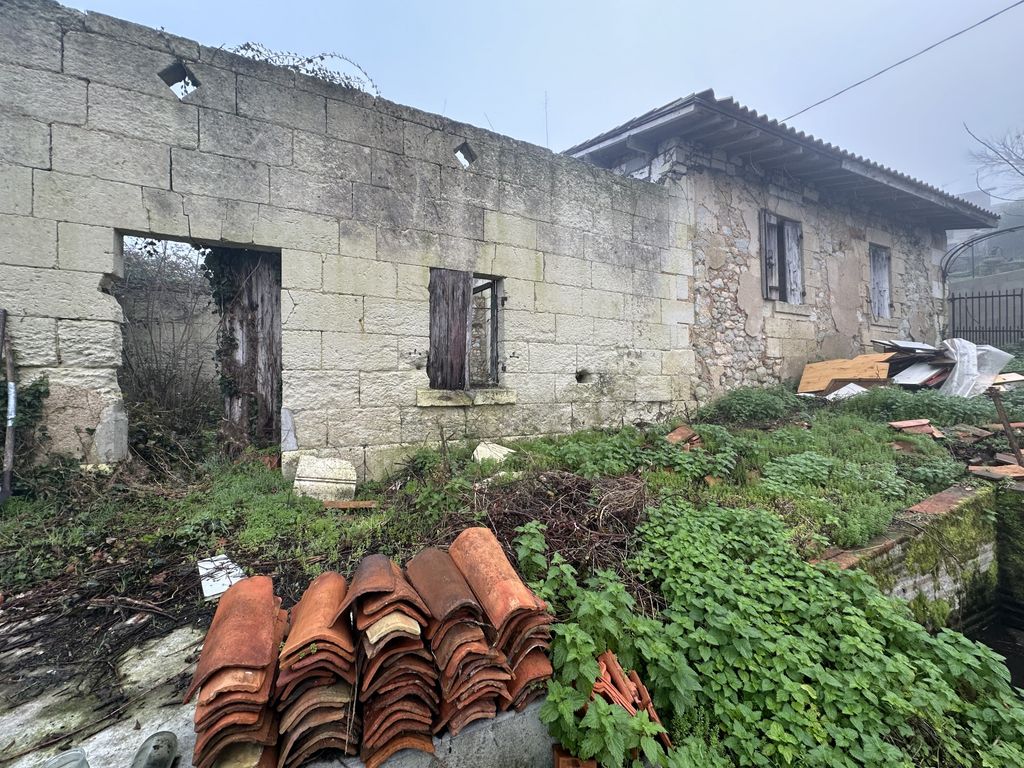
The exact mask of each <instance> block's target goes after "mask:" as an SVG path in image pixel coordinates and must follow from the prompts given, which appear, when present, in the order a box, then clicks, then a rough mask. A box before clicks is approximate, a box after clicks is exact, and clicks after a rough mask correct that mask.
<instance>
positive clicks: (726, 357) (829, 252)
mask: <svg viewBox="0 0 1024 768" xmlns="http://www.w3.org/2000/svg"><path fill="white" fill-rule="evenodd" d="M616 170H617V172H619V173H622V174H624V175H626V176H629V177H631V178H638V179H645V180H648V181H652V182H656V183H659V184H662V185H664V186H668V187H671V188H674V189H675V190H676V192H677V193H678V194H680V195H682V196H683V197H684V198H685V199H686V200H687V203H688V206H689V207H690V209H691V210H692V214H693V219H692V220H691V221H689V222H688V224H689V226H690V227H691V229H690V231H689V232H686V233H679V236H678V238H679V240H680V241H681V242H687V243H690V244H691V246H692V254H693V262H694V264H693V276H692V280H693V282H694V286H695V287H694V299H695V305H696V306H695V319H694V322H693V324H692V326H691V327H690V328H689V331H690V335H691V338H690V340H689V341H690V345H691V348H692V349H693V351H694V353H695V355H696V359H697V363H698V369H699V370H698V380H697V381H696V382H695V386H694V390H693V393H694V396H695V398H696V399H697V401H698V402H706V401H707V400H709V399H711V398H712V397H714V396H715V395H716V394H720V393H721V392H723V391H725V390H728V389H732V388H735V387H737V386H743V385H754V386H757V385H763V384H769V383H776V382H780V381H787V380H793V379H796V378H798V377H799V376H800V373H801V371H802V370H803V366H804V364H805V363H807V362H808V361H809V360H822V359H829V358H843V357H850V356H852V355H855V354H859V353H861V352H864V351H870V350H869V348H870V346H871V339H877V338H886V339H891V338H903V339H908V338H912V339H914V340H917V341H924V342H928V343H936V342H937V341H938V340H939V336H940V333H941V331H942V328H943V326H944V323H945V319H944V313H945V305H944V288H943V284H942V278H941V273H940V269H939V263H940V261H941V259H942V256H943V254H944V252H945V248H946V235H945V231H944V230H941V229H929V228H927V227H922V226H919V225H916V226H915V225H914V224H912V223H910V222H907V221H906V220H902V219H899V218H889V217H885V216H882V215H880V214H879V213H878V212H877V211H869V210H867V209H865V208H860V207H856V206H853V205H851V204H849V203H848V202H847V201H843V200H838V199H833V198H830V197H827V196H826V195H825V194H824V193H819V192H818V190H816V189H815V188H813V187H811V186H807V185H802V184H800V183H799V182H796V181H795V180H793V179H791V178H787V177H785V176H784V174H782V173H780V172H776V173H765V172H764V171H762V170H760V169H758V168H757V167H755V166H753V165H752V164H751V163H744V162H743V161H742V160H741V159H740V158H735V157H732V156H727V155H726V154H725V153H723V152H721V151H716V152H714V153H709V152H707V151H703V150H701V149H700V148H699V147H696V146H694V145H692V144H687V143H685V142H682V141H679V140H669V141H667V142H665V143H664V144H662V145H661V146H660V147H659V148H658V152H657V154H655V156H654V157H653V158H644V157H641V156H635V155H632V156H627V157H625V158H623V159H622V161H621V162H620V164H618V165H617V167H616ZM762 209H767V210H769V211H772V212H774V213H776V214H777V215H779V216H781V217H784V218H788V219H793V220H796V221H800V222H801V223H802V225H803V237H804V241H803V264H804V283H805V289H806V292H807V295H806V299H805V303H804V304H803V305H800V306H793V305H790V304H786V303H784V302H777V301H767V300H765V299H764V298H762V294H761V255H760V253H761V242H760V239H761V238H760V223H759V221H760V220H759V212H760V211H761V210H762ZM869 243H876V244H878V245H884V246H887V247H889V248H890V249H891V253H892V298H893V304H894V309H893V312H892V318H891V319H886V320H876V319H875V318H873V316H872V313H871V301H870V295H869V289H868V286H869V260H868V244H869Z"/></svg>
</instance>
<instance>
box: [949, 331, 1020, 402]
mask: <svg viewBox="0 0 1024 768" xmlns="http://www.w3.org/2000/svg"><path fill="white" fill-rule="evenodd" d="M942 348H943V349H945V350H946V352H947V353H948V354H949V356H950V357H952V358H953V359H954V360H956V365H955V366H954V367H953V371H952V372H951V373H950V374H949V378H948V379H946V381H945V382H944V383H943V385H942V386H941V387H940V388H939V392H941V393H942V394H944V395H956V396H957V397H977V396H978V395H980V394H982V393H983V392H984V391H985V390H986V389H988V388H989V387H991V386H992V382H993V380H994V379H995V377H996V376H998V375H999V372H1000V371H1001V370H1003V367H1004V366H1005V365H1006V364H1007V363H1008V362H1010V359H1011V358H1012V357H1013V355H1011V354H1009V353H1008V352H1003V350H1001V349H996V348H995V347H991V346H989V345H987V344H974V343H973V342H970V341H967V339H946V340H945V341H943V342H942Z"/></svg>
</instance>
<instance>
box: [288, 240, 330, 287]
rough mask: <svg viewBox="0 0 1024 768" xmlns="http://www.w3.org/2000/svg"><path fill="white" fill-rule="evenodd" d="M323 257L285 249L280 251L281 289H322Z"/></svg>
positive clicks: (317, 254) (307, 252)
mask: <svg viewBox="0 0 1024 768" xmlns="http://www.w3.org/2000/svg"><path fill="white" fill-rule="evenodd" d="M323 262H324V257H323V255H322V254H319V253H311V252H309V251H297V250H295V249H294V248H286V249H284V250H282V251H281V287H282V288H284V289H289V290H290V289H292V288H302V289H304V290H309V291H319V290H320V289H321V288H322V287H323Z"/></svg>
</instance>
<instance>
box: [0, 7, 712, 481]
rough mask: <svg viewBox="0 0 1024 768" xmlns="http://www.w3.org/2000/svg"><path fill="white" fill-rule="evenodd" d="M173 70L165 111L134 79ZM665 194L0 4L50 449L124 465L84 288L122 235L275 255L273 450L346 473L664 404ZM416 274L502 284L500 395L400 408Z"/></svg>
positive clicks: (416, 383)
mask: <svg viewBox="0 0 1024 768" xmlns="http://www.w3.org/2000/svg"><path fill="white" fill-rule="evenodd" d="M179 60H181V61H183V62H184V63H185V64H186V66H187V67H188V68H189V69H190V70H191V71H192V72H193V73H194V75H195V76H196V77H197V79H198V80H199V82H200V86H199V88H198V89H197V90H196V91H195V92H193V93H191V94H190V95H188V96H187V97H185V98H184V99H183V100H181V101H179V100H178V98H177V97H176V96H175V95H174V94H173V93H172V92H171V91H170V90H169V88H168V87H167V86H166V85H165V84H164V82H163V81H162V80H161V79H160V78H159V77H158V72H160V71H161V70H163V69H164V68H166V67H168V66H170V65H172V64H174V63H176V62H178V61H179ZM464 141H468V142H469V143H470V145H471V146H472V148H473V151H474V152H475V153H476V155H477V158H478V159H477V160H476V161H475V162H474V163H473V164H472V165H471V166H470V167H469V168H468V169H463V168H462V167H461V165H460V164H459V162H458V161H457V159H456V158H455V155H454V150H455V148H456V147H458V146H459V145H461V144H462V143H463V142H464ZM689 204H690V201H689V200H688V199H687V198H686V197H685V195H684V194H681V192H680V191H679V190H677V189H675V188H673V187H672V186H668V185H655V184H650V183H647V182H643V181H635V180H631V179H627V178H623V177H621V176H620V175H617V174H614V173H610V172H607V171H603V170H599V169H595V168H593V167H591V166H589V165H586V164H584V163H582V162H580V161H577V160H574V159H571V158H566V157H563V156H560V155H555V154H552V153H551V152H549V151H547V150H544V149H541V148H539V147H536V146H533V145H530V144H526V143H523V142H519V141H515V140H513V139H510V138H507V137H503V136H499V135H497V134H494V133H491V132H489V131H484V130H481V129H478V128H474V127H472V126H469V125H464V124H460V123H456V122H453V121H451V120H448V119H445V118H442V117H439V116H437V115H432V114H428V113H425V112H420V111H418V110H415V109H411V108H407V107H403V106H400V105H397V104H393V103H390V102H387V101H384V100H382V99H373V98H371V97H369V96H367V95H365V94H363V93H360V92H355V91H351V90H346V89H344V88H341V87H337V86H332V85H329V84H326V83H324V82H322V81H319V80H315V79H312V78H307V77H304V76H301V75H295V74H293V73H292V72H290V71H288V70H285V69H281V68H278V67H273V66H269V65H266V64H262V63H258V62H253V61H250V60H247V59H244V58H241V57H239V56H235V55H233V54H230V53H228V52H226V51H223V50H219V49H215V48H209V47H206V46H202V45H199V44H198V43H195V42H192V41H190V40H186V39H183V38H179V37H175V36H173V35H169V34H166V33H164V32H162V31H157V30H153V29H148V28H145V27H141V26H138V25H135V24H131V23H128V22H124V21H120V20H117V19H113V18H110V17H107V16H103V15H101V14H95V13H90V14H82V13H79V12H77V11H72V10H69V9H66V8H64V7H62V6H59V5H57V4H55V3H51V2H48V1H47V0H35V1H34V2H28V1H26V0H12V1H9V2H4V3H3V4H2V5H0V306H3V307H6V308H7V309H8V310H10V311H11V313H12V314H13V316H14V317H13V322H12V327H11V331H12V336H13V338H14V340H15V350H16V354H17V362H18V365H19V377H20V379H21V380H22V381H28V380H32V379H33V378H35V377H37V376H39V375H46V376H48V377H49V380H50V386H51V392H52V394H51V396H50V399H49V402H48V405H47V410H48V414H47V418H48V427H49V432H50V434H51V436H52V438H53V443H52V449H53V450H54V451H55V452H61V453H70V454H73V455H78V456H82V457H84V458H85V459H87V460H89V461H112V460H116V459H119V458H122V457H123V456H124V455H125V452H126V426H127V425H126V419H125V414H124V409H123V406H122V401H121V395H120V390H119V388H118V382H117V368H118V365H119V363H120V354H121V325H120V324H121V323H122V322H123V316H122V312H121V309H120V307H119V306H118V304H117V302H116V301H115V300H114V298H113V297H112V296H111V295H110V293H109V288H110V285H111V283H112V281H114V280H116V279H117V278H118V276H119V275H120V274H121V264H120V257H119V251H120V235H121V234H122V233H132V234H139V235H149V236H155V237H166V238H170V239H188V240H192V241H197V242H202V243H211V244H212V243H226V244H236V245H241V246H250V247H261V248H266V249H272V250H279V251H280V252H281V256H282V272H283V295H282V310H283V334H282V338H283V350H282V352H283V361H284V362H283V366H284V370H283V383H284V393H283V399H284V407H285V409H286V410H287V411H288V412H289V413H288V415H290V417H291V418H290V419H288V418H286V419H285V423H286V424H289V425H293V431H291V430H290V431H289V434H288V436H287V440H286V441H285V442H286V443H288V445H289V447H298V448H322V447H330V448H335V449H337V451H338V455H339V456H341V457H342V458H346V459H349V460H351V461H352V462H353V463H354V464H355V466H356V467H357V469H358V470H359V473H360V476H364V475H367V474H368V475H379V474H380V473H381V472H382V471H383V470H384V469H385V468H386V467H387V465H388V464H390V463H393V462H394V461H395V460H396V459H398V458H399V457H401V455H402V454H403V453H405V452H407V451H408V450H409V448H410V447H411V446H415V445H418V444H422V443H423V442H429V441H436V440H437V439H438V438H439V435H440V430H441V429H444V430H445V432H446V433H447V434H448V436H449V437H455V438H463V437H464V438H503V437H514V436H526V435H536V434H543V433H561V432H567V431H569V430H572V429H577V428H581V427H589V426H597V425H617V424H620V423H622V422H631V421H634V420H638V419H648V420H649V419H656V418H660V417H663V416H665V415H667V414H669V413H673V412H679V411H681V410H683V408H684V407H685V406H687V405H689V404H691V403H692V395H691V390H690V387H691V381H692V379H693V375H694V372H695V370H696V362H695V357H694V352H693V350H692V348H691V345H690V341H689V339H690V327H691V325H692V323H693V322H694V292H693V289H692V282H691V278H692V275H693V269H694V267H693V257H692V254H691V250H690V243H689V240H688V233H689V232H690V231H691V229H692V226H693V224H692V221H691V219H692V216H691V214H690V212H689V210H688V206H689ZM432 266H444V267H449V268H456V269H465V270H474V271H478V272H482V273H487V274H495V275H502V276H504V278H505V280H504V294H505V296H506V299H507V301H506V304H505V307H504V310H503V317H502V320H503V322H502V331H501V336H502V337H501V340H500V352H501V362H502V365H503V370H504V372H503V374H502V382H501V384H502V385H503V386H504V387H506V388H509V389H510V390H513V391H514V392H515V398H514V399H515V403H514V404H501V405H497V404H495V405H474V406H468V407H447V408H440V407H422V406H417V404H416V403H417V389H419V388H423V387H426V386H427V377H426V373H425V370H424V367H425V366H424V364H425V356H426V352H427V337H428V304H427V280H428V268H429V267H432ZM580 370H586V371H588V372H589V373H590V374H591V376H589V377H584V378H585V379H586V381H584V382H583V383H577V381H576V373H577V371H580ZM480 399H481V400H483V399H484V398H480ZM509 399H511V398H510V397H503V398H493V397H492V398H490V400H491V402H494V401H495V400H498V401H501V400H509Z"/></svg>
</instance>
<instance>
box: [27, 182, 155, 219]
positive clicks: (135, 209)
mask: <svg viewBox="0 0 1024 768" xmlns="http://www.w3.org/2000/svg"><path fill="white" fill-rule="evenodd" d="M32 178H33V185H34V186H33V197H32V210H33V211H34V212H35V215H36V216H41V217H45V218H52V219H59V220H61V221H74V222H80V223H83V224H94V225H102V226H110V227H123V228H126V229H136V230H143V231H145V230H146V229H147V228H148V226H149V216H148V214H147V213H146V209H145V208H144V207H143V205H142V190H141V188H139V187H137V186H133V185H131V184H124V183H122V182H117V181H104V180H102V179H92V178H88V177H85V176H71V175H69V174H63V173H54V172H51V171H39V170H36V171H33V177H32Z"/></svg>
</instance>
